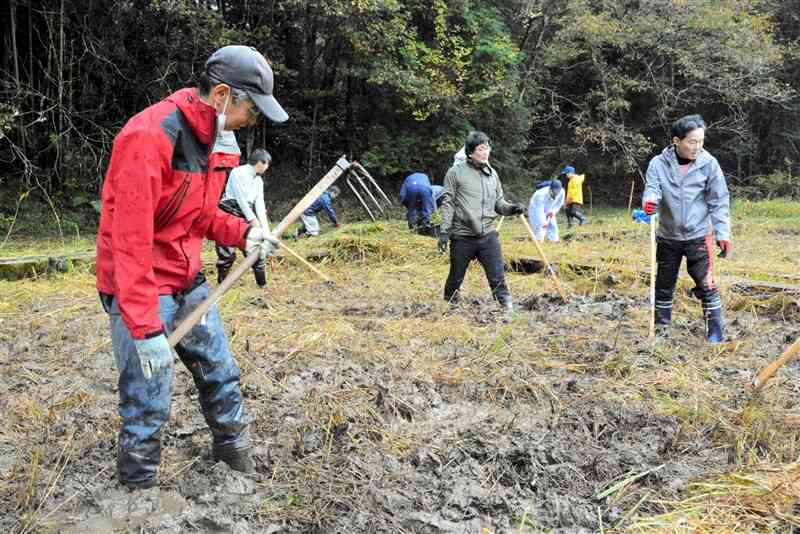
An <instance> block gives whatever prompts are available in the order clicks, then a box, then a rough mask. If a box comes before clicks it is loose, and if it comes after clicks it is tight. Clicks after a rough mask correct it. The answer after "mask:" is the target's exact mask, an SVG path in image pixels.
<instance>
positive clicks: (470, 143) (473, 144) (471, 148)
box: [464, 131, 492, 156]
mask: <svg viewBox="0 0 800 534" xmlns="http://www.w3.org/2000/svg"><path fill="white" fill-rule="evenodd" d="M491 144H492V143H491V142H490V141H489V136H488V135H486V134H485V133H483V132H477V131H476V132H470V133H469V134H468V135H467V140H466V141H465V142H464V154H466V155H467V156H469V155H470V154H472V153H473V152H475V149H476V148H478V147H479V146H480V145H489V146H491Z"/></svg>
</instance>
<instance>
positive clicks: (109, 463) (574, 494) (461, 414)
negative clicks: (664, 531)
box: [0, 290, 796, 534]
mask: <svg viewBox="0 0 800 534" xmlns="http://www.w3.org/2000/svg"><path fill="white" fill-rule="evenodd" d="M339 297H341V298H337V299H333V300H330V301H326V302H321V303H317V304H315V305H314V306H315V307H314V308H312V309H316V311H318V312H323V311H336V312H338V313H339V314H340V315H341V316H342V317H345V318H347V319H348V320H349V321H352V322H353V324H354V325H355V326H354V328H355V331H357V332H359V335H363V336H374V337H375V339H376V340H377V341H378V342H379V343H384V347H383V351H384V354H381V355H378V354H364V353H362V352H359V349H358V348H357V343H356V342H355V340H354V341H353V343H352V345H347V344H341V345H338V346H336V347H332V348H331V347H329V348H325V349H320V350H314V351H309V352H308V353H306V354H304V355H303V357H302V358H299V357H297V356H296V355H295V353H294V352H290V351H288V350H278V348H269V349H259V348H257V347H255V343H252V344H251V343H250V342H249V341H248V342H247V343H246V344H245V348H244V350H243V351H240V353H239V356H240V366H242V367H243V368H244V369H245V371H246V373H245V375H244V376H245V378H244V379H243V382H242V390H243V394H244V396H245V399H246V407H247V410H248V413H249V417H250V418H251V420H252V425H251V430H252V435H253V443H254V456H255V459H256V463H257V472H256V473H255V474H253V475H242V474H240V473H237V472H234V471H232V470H230V469H229V468H228V467H227V466H226V465H224V464H222V463H215V462H213V461H212V459H211V457H210V452H209V444H210V436H209V431H208V429H207V426H206V424H205V421H204V420H203V417H202V415H201V413H200V410H199V407H198V403H197V390H196V388H195V386H194V384H193V382H192V381H191V377H190V375H189V373H187V372H185V370H184V369H182V368H181V369H180V370H179V371H178V372H177V373H176V383H175V388H174V396H173V410H172V413H173V416H172V420H171V421H170V422H169V424H168V425H167V427H166V428H165V430H164V433H163V436H162V438H163V443H164V451H163V458H162V465H161V470H160V473H159V482H160V484H159V486H158V487H156V488H153V489H149V490H143V491H137V492H131V491H129V490H127V489H124V488H122V487H120V486H119V485H118V484H117V481H116V474H115V460H116V435H115V432H116V429H117V425H118V421H117V418H116V411H115V406H116V396H117V391H116V383H115V381H116V370H115V369H114V365H115V364H114V359H113V356H112V355H111V353H110V351H109V349H108V347H103V346H102V343H103V339H104V336H105V331H104V329H103V321H104V317H103V315H102V314H100V313H96V312H92V313H93V315H92V314H89V317H88V319H89V320H88V321H82V322H80V323H75V324H73V325H64V324H60V323H59V321H58V320H57V318H56V317H54V318H53V320H52V321H47V322H45V323H43V324H41V325H39V327H40V328H39V330H38V331H37V332H36V333H23V334H21V335H18V336H10V335H8V332H9V328H10V326H9V325H8V323H6V324H5V325H4V327H3V328H4V329H5V333H6V335H5V336H3V338H2V341H0V343H2V347H0V349H1V350H4V351H7V352H6V354H8V355H10V358H6V359H3V362H4V363H2V366H0V390H3V391H6V392H8V393H10V394H4V395H3V396H2V399H1V400H0V409H2V410H3V413H6V414H7V417H8V418H10V419H11V424H9V426H7V427H6V428H9V429H12V430H13V434H12V433H9V434H5V435H4V436H3V438H4V439H3V440H2V441H0V475H1V476H2V478H1V479H0V480H2V482H3V485H2V486H0V491H2V497H3V499H2V501H3V503H4V504H2V505H0V530H2V531H3V532H10V531H12V529H14V531H16V532H23V531H26V530H24V529H23V527H24V526H25V525H26V524H27V525H30V530H29V531H30V532H65V533H67V532H68V533H76V534H78V533H87V532H92V533H105V532H108V533H112V532H148V533H167V532H169V533H184V532H185V533H195V532H215V533H216V532H220V533H222V532H225V533H250V532H260V533H305V532H315V533H317V532H318V533H323V532H324V533H328V532H347V533H361V532H363V533H375V532H379V533H382V532H385V533H389V532H392V533H394V532H410V533H451V532H452V533H475V534H479V533H481V534H482V533H484V532H541V531H548V532H564V533H567V532H569V533H574V532H587V533H588V532H597V531H600V530H601V529H609V528H613V527H614V526H615V525H617V524H619V523H620V522H621V521H623V519H624V517H625V514H626V512H627V511H629V510H631V509H632V508H633V507H634V506H638V508H637V510H638V513H641V514H646V513H649V512H652V513H655V512H658V511H660V510H659V509H657V508H656V505H654V504H650V500H645V499H644V498H645V497H646V496H649V495H650V496H654V495H658V496H659V497H660V498H669V497H677V496H678V495H680V492H681V491H682V490H684V489H685V488H686V486H687V484H688V483H689V482H690V481H691V480H692V479H693V478H694V477H698V476H700V475H702V474H704V473H708V472H713V471H718V470H721V469H724V468H725V467H726V466H727V465H728V464H729V462H730V456H729V453H730V451H729V450H728V449H726V448H725V447H719V446H718V444H717V443H715V442H713V441H712V439H713V438H714V432H712V431H709V429H708V428H691V429H688V428H687V427H686V426H685V425H682V424H681V422H680V421H679V420H678V419H677V418H675V417H672V416H665V415H657V414H656V413H654V411H653V410H652V408H651V407H650V406H648V405H647V404H646V403H645V402H640V401H633V400H630V399H624V398H617V397H616V396H615V395H613V394H611V393H610V392H609V391H607V390H606V389H605V386H604V383H603V381H602V378H603V377H602V376H601V375H602V371H601V367H600V366H601V365H608V361H609V359H610V358H618V359H620V360H625V366H627V368H628V369H630V368H636V369H639V370H652V369H653V368H654V367H655V366H656V365H658V362H657V360H655V359H654V358H653V357H652V356H649V355H648V352H647V349H645V348H644V345H645V344H644V343H642V342H641V335H640V333H634V332H633V331H632V327H631V322H632V321H634V320H635V318H636V314H637V313H641V310H642V309H643V308H646V307H647V305H648V303H647V300H646V298H643V297H639V296H628V295H625V294H622V293H617V292H615V291H614V290H608V291H606V292H604V293H603V294H599V295H595V296H589V295H573V296H572V297H571V298H570V299H569V302H567V303H563V302H561V300H560V298H559V297H558V295H557V294H555V293H543V294H530V295H521V296H518V300H517V308H518V312H517V316H516V318H515V319H513V320H520V321H524V322H525V324H527V325H528V327H529V329H530V330H531V331H532V332H533V333H534V335H535V336H540V337H541V339H544V340H546V339H561V338H562V337H564V336H566V335H567V334H568V333H569V332H570V331H571V329H572V328H573V326H572V325H571V324H570V322H569V321H571V320H572V319H573V318H575V317H592V319H593V324H592V325H589V326H588V327H587V328H586V331H587V334H586V335H587V337H589V338H592V341H590V342H585V343H578V342H574V344H571V342H564V344H563V345H557V346H553V347H550V348H548V347H543V349H542V351H543V354H545V355H546V356H547V357H550V355H551V353H554V352H557V351H558V350H564V351H567V352H569V351H570V350H574V351H575V353H576V354H577V355H579V358H576V359H575V360H574V361H576V362H577V365H580V366H583V367H582V369H583V370H582V371H581V372H569V371H568V370H566V369H557V368H553V369H550V370H548V371H547V372H543V371H542V368H541V367H536V366H535V365H533V362H532V361H526V360H524V359H514V358H513V357H512V356H513V351H512V350H511V349H509V350H508V351H506V350H505V349H502V350H501V349H498V350H496V351H495V350H494V349H493V348H492V347H489V348H487V347H484V346H479V345H476V344H475V343H474V342H470V341H466V342H461V341H458V340H451V339H448V340H445V341H443V342H442V343H440V344H436V343H430V342H426V343H423V342H421V341H419V342H418V343H419V345H420V349H419V351H418V352H417V353H416V354H415V357H416V358H418V359H419V360H421V361H429V362H430V363H429V365H430V366H431V369H426V368H424V367H423V366H422V365H418V366H416V367H414V368H409V365H410V364H409V363H408V361H407V360H404V359H402V358H400V357H399V356H398V357H397V358H396V359H395V358H394V357H393V355H392V350H393V349H392V345H391V343H392V342H391V339H392V336H391V335H390V334H389V333H387V332H386V331H385V330H386V329H387V328H388V326H387V324H389V323H391V322H397V321H399V320H410V321H417V322H421V323H422V324H425V323H426V322H431V323H432V322H434V321H436V320H438V319H440V318H441V317H442V315H443V313H444V315H447V314H453V315H458V316H461V317H464V318H465V320H466V321H467V322H468V323H470V324H474V325H476V326H486V325H497V328H498V329H502V328H503V324H504V323H503V319H504V315H503V314H502V313H501V312H500V311H499V309H498V308H497V306H496V305H495V304H494V303H493V302H492V301H491V300H490V299H488V298H485V299H482V298H474V297H464V298H463V299H462V302H461V303H460V304H458V305H456V306H453V307H450V308H445V309H444V311H443V309H442V306H441V303H438V302H437V303H416V302H405V301H395V302H374V301H370V300H366V299H360V298H355V297H351V298H346V297H345V296H344V294H343V295H339ZM249 302H250V305H253V306H254V307H256V308H258V309H262V308H266V307H268V306H278V305H279V304H287V303H288V304H292V305H296V304H293V302H294V301H291V300H289V301H287V302H286V303H268V302H267V301H265V300H263V299H261V297H254V298H252V299H251V301H249ZM38 305H41V303H40V304H38ZM307 306H311V305H310V304H307ZM43 309H44V308H43ZM765 321H769V318H768V317H757V316H754V315H753V314H752V313H749V312H747V311H741V312H738V311H734V312H733V316H732V318H731V321H730V332H731V335H732V336H735V337H745V336H747V335H751V334H752V333H753V332H756V331H758V329H759V328H762V327H763V326H764V324H766V323H765ZM694 323H697V324H696V325H695V324H694ZM699 325H700V321H699V319H698V320H697V321H693V322H692V323H691V324H689V325H687V324H682V323H681V322H680V321H677V324H676V329H683V330H682V332H685V331H686V330H689V331H692V329H694V330H693V334H694V335H702V334H701V333H700V332H699V328H700V326H699ZM17 328H19V325H17ZM619 332H622V334H621V335H622V336H623V337H625V338H626V339H627V340H628V341H629V342H630V341H631V340H634V342H633V343H629V344H628V346H626V347H623V346H622V342H620V343H618V342H617V339H616V337H618V336H619V335H620V334H619ZM795 334H796V332H795ZM559 336H560V337H559ZM537 339H538V338H537ZM780 341H781V340H778V342H780ZM543 343H544V342H543ZM554 343H556V342H555V341H554ZM558 343H561V341H558ZM667 343H671V346H672V347H673V348H674V349H675V352H676V353H677V354H678V356H676V358H680V357H681V356H680V355H681V354H689V353H690V352H691V351H692V350H694V349H693V347H694V346H693V345H689V344H688V343H689V342H687V341H686V340H685V335H684V334H683V333H681V334H679V335H677V336H675V337H674V338H673V339H672V340H669V341H667ZM87 346H88V347H96V346H99V347H100V348H98V349H97V350H96V351H95V352H94V353H90V354H88V355H87V350H86V347H87ZM34 354H35V355H38V356H39V358H33V357H32V356H33V355H34ZM65 355H66V356H65ZM492 358H494V359H496V361H494V360H493V361H492V362H490V363H489V360H490V359H492ZM504 358H505V359H504ZM20 362H25V363H24V365H20ZM176 365H177V366H178V367H179V368H180V363H176ZM76 370H79V372H76ZM627 372H630V371H627ZM727 372H728V370H727V369H721V370H720V373H723V374H724V373H727ZM48 400H50V401H52V403H51V404H50V412H48V411H47V409H45V411H44V412H43V413H39V412H37V411H36V409H35V406H34V405H36V404H37V403H38V405H40V406H46V405H47V401H48ZM65 403H68V404H69V409H67V408H65V406H67V404H65ZM59 407H61V408H59ZM37 455H38V456H37ZM34 464H36V465H37V467H36V468H35V470H37V472H36V473H34V472H33V471H34V468H32V466H33V465H34ZM30 480H33V482H32V483H31V484H32V486H31V487H30V488H27V487H26V484H28V482H26V481H30ZM28 492H30V494H31V495H32V497H31V499H32V501H31V502H32V503H33V504H31V502H26V495H27V494H28ZM39 501H41V503H42V504H41V505H40V506H39V507H37V505H36V503H37V502H39ZM640 501H642V503H640ZM637 503H639V504H638V505H637ZM32 510H33V511H34V512H35V511H36V510H39V512H38V513H32V512H31V511H32ZM26 513H27V514H28V515H27V516H25V514H26ZM26 517H27V519H26ZM34 519H35V521H34ZM26 521H27V523H26Z"/></svg>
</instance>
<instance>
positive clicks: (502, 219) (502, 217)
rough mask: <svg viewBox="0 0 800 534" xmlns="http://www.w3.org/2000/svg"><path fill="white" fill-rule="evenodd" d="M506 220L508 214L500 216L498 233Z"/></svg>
mask: <svg viewBox="0 0 800 534" xmlns="http://www.w3.org/2000/svg"><path fill="white" fill-rule="evenodd" d="M505 220H506V216H505V215H501V216H500V222H499V223H497V233H498V234H499V233H500V228H502V227H503V221H505Z"/></svg>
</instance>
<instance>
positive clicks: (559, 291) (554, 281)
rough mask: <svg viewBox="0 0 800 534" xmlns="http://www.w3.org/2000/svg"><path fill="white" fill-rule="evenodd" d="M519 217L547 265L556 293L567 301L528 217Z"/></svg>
mask: <svg viewBox="0 0 800 534" xmlns="http://www.w3.org/2000/svg"><path fill="white" fill-rule="evenodd" d="M519 218H520V220H521V221H522V224H524V225H525V228H527V229H528V233H529V234H530V235H531V240H532V241H533V244H534V245H536V250H538V251H539V256H541V258H542V261H544V265H545V267H547V270H548V272H549V273H550V276H552V277H553V283H555V285H556V289H557V290H558V294H559V295H561V300H563V301H564V302H567V296H566V294H565V293H564V289H563V288H562V287H561V281H560V280H559V279H558V276H557V275H556V272H555V271H554V270H553V267H552V265H550V262H549V261H547V256H545V255H544V249H542V246H541V245H540V244H539V242H538V241H536V235H534V233H533V228H531V225H530V224H528V219H526V218H525V216H524V215H520V216H519Z"/></svg>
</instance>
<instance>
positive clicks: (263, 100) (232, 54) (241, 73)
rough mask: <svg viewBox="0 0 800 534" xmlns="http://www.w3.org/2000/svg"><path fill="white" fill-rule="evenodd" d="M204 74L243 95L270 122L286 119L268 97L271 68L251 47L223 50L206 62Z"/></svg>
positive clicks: (270, 88) (280, 107)
mask: <svg viewBox="0 0 800 534" xmlns="http://www.w3.org/2000/svg"><path fill="white" fill-rule="evenodd" d="M206 74H207V75H208V77H209V78H211V79H212V81H214V82H217V83H226V84H228V85H230V86H231V87H233V88H234V89H239V90H240V91H244V92H245V93H247V96H249V97H250V98H251V99H252V100H253V102H255V104H256V106H258V109H260V110H261V112H262V113H263V114H264V115H265V116H266V117H267V118H268V119H269V120H271V121H272V122H283V121H285V120H286V119H288V118H289V115H288V114H287V113H286V111H285V110H284V109H283V107H282V106H281V105H280V104H278V101H277V100H275V97H274V96H272V86H273V84H274V79H273V75H272V68H271V67H270V66H269V63H267V60H266V59H264V56H262V55H261V54H260V53H259V52H258V50H256V49H255V48H253V47H252V46H242V45H230V46H223V47H222V48H220V49H219V50H217V51H216V52H214V53H213V54H211V57H210V58H208V61H206Z"/></svg>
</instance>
